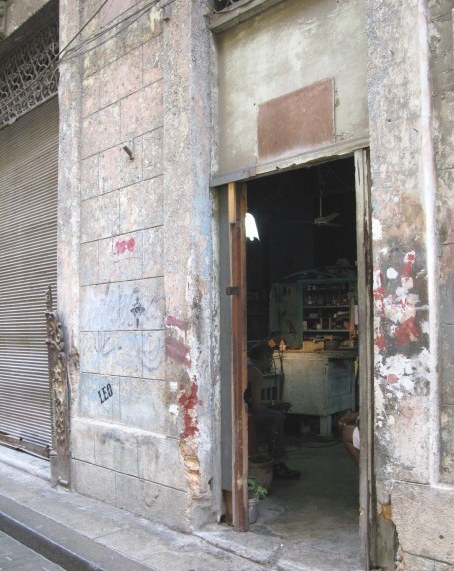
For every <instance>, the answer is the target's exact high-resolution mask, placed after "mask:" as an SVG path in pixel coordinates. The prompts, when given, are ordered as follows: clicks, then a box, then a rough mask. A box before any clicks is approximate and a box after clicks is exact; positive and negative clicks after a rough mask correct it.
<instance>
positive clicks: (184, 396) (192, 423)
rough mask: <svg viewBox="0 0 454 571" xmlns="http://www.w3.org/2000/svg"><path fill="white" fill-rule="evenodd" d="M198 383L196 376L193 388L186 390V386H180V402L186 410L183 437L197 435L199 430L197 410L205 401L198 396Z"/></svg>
mask: <svg viewBox="0 0 454 571" xmlns="http://www.w3.org/2000/svg"><path fill="white" fill-rule="evenodd" d="M198 389H199V387H198V385H197V379H196V378H195V377H194V378H193V380H192V384H191V388H190V389H189V391H187V392H186V391H185V390H184V387H183V386H181V387H180V391H181V392H180V396H179V397H178V404H179V405H180V406H181V408H182V409H183V411H184V429H183V432H182V433H181V436H182V437H183V438H190V437H191V436H195V435H196V434H197V432H198V431H199V429H198V427H197V424H196V419H195V412H196V407H197V405H203V401H201V400H199V399H198V398H197V392H198Z"/></svg>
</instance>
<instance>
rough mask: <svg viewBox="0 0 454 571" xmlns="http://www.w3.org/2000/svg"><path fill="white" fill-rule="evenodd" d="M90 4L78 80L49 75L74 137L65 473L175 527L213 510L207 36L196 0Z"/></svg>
mask: <svg viewBox="0 0 454 571" xmlns="http://www.w3.org/2000/svg"><path fill="white" fill-rule="evenodd" d="M148 4H149V3H148ZM100 5H101V2H100V1H97V2H93V1H92V0H90V1H81V2H80V10H81V14H82V19H81V22H80V23H79V26H82V25H84V24H85V23H87V22H88V21H89V24H88V26H87V27H86V29H85V30H84V33H83V37H82V38H78V40H77V41H76V42H75V43H74V46H72V48H73V49H72V51H69V52H68V53H67V58H66V64H65V65H68V66H69V65H70V63H69V62H71V61H73V60H71V59H68V58H71V57H74V56H77V55H78V54H82V55H81V64H82V70H81V79H80V81H79V85H75V84H74V83H73V79H72V78H70V77H69V71H68V76H64V77H63V78H62V80H63V84H61V90H62V97H64V98H65V106H66V108H67V109H68V117H71V110H70V109H71V103H72V105H73V111H74V117H73V123H72V124H70V125H67V126H65V127H64V129H63V131H64V134H68V142H67V144H68V147H69V148H71V143H72V142H74V141H76V142H77V144H78V145H79V146H78V149H77V150H75V153H74V156H73V159H74V163H71V162H70V160H69V153H68V152H66V159H67V161H65V167H66V182H67V184H68V185H69V186H68V187H67V188H66V189H65V193H66V192H67V194H68V195H70V196H67V197H66V199H65V206H64V207H62V208H63V209H65V208H66V209H67V210H64V211H62V219H61V225H62V230H61V232H62V236H63V235H64V233H65V221H68V222H69V227H68V229H67V230H66V231H67V233H68V234H69V235H70V236H71V237H70V236H68V242H67V246H68V250H70V255H69V257H68V264H72V268H73V269H75V272H76V274H78V275H79V278H80V305H79V307H80V316H79V315H78V312H77V310H76V309H74V308H71V307H70V306H69V305H68V306H65V310H66V311H65V313H66V320H67V323H68V327H69V329H70V330H71V334H72V339H73V355H76V354H79V355H80V371H78V370H77V368H76V367H77V363H76V360H74V363H73V370H72V378H71V381H72V389H73V391H72V392H73V400H72V454H73V482H74V487H75V489H76V490H77V491H79V492H81V493H85V494H88V495H92V496H94V497H97V498H100V499H102V500H105V501H107V502H110V503H114V504H116V505H117V506H118V507H123V508H125V509H128V510H130V511H133V512H135V513H138V514H140V515H143V516H145V517H150V518H152V519H153V520H154V521H162V522H163V523H165V524H167V525H170V526H173V527H178V528H182V529H189V528H191V527H192V526H196V527H198V526H200V525H202V524H203V523H205V522H206V521H208V520H211V521H213V518H215V513H214V512H215V508H214V507H213V505H212V495H211V489H210V479H211V478H212V475H213V466H212V463H213V460H212V454H213V452H212V435H213V433H214V426H213V422H214V420H213V419H214V415H213V414H212V408H211V407H212V405H211V403H212V401H213V398H212V394H213V390H214V387H215V382H214V381H213V379H215V375H214V374H213V373H212V371H213V370H214V367H213V363H212V362H211V351H210V340H211V336H212V334H213V326H214V323H215V320H213V313H212V304H211V280H212V278H211V275H212V264H213V256H212V245H211V241H212V238H211V200H210V194H209V172H210V171H209V166H210V148H209V141H210V128H211V119H210V106H209V101H210V100H209V85H210V82H209V65H208V63H209V56H210V44H209V42H210V34H209V33H208V30H207V29H206V20H205V18H204V17H203V9H204V5H203V2H196V3H194V2H190V1H189V0H183V1H179V2H176V3H174V4H172V5H170V6H168V7H167V8H165V9H161V8H160V7H159V6H155V7H151V8H150V6H149V5H147V2H140V1H137V0H117V1H115V2H110V3H108V4H107V5H106V6H105V7H104V8H102V9H101V11H99V12H98V11H97V8H98V7H99V6H100ZM64 6H65V8H64V9H62V18H66V17H68V15H69V14H71V15H72V17H73V18H74V21H75V20H76V18H75V15H76V13H77V8H76V7H75V6H74V5H73V3H64ZM95 34H100V35H97V36H95ZM81 42H82V43H81ZM78 45H80V47H78ZM86 50H88V51H87V52H86V53H84V52H85V51H86ZM73 71H74V70H73ZM65 82H67V83H66V84H65ZM65 87H67V88H69V89H70V91H69V92H67V91H66V90H65ZM78 105H80V114H79V117H80V122H81V127H80V129H79V126H78V119H77V107H78ZM70 132H71V134H70ZM76 133H77V134H76ZM79 149H80V150H79ZM66 151H68V149H66ZM79 152H80V161H78V160H77V159H78V156H79ZM74 165H77V166H74ZM70 173H71V174H73V175H74V179H73V178H72V177H71V176H68V175H70ZM75 180H78V181H80V192H78V187H79V184H77V183H76V182H74V181H75ZM79 203H80V262H79V261H78V255H77V252H75V250H74V248H73V246H74V240H76V241H77V240H78V239H79V237H78V232H77V228H76V227H77V223H78V222H77V220H78V214H76V213H72V210H71V208H74V209H75V211H76V212H78V211H79ZM64 249H65V248H64V246H62V251H63V250H64ZM79 263H80V267H79V266H78V264H79ZM77 284H78V279H77V275H76V277H75V278H74V280H72V279H71V268H70V267H68V266H67V267H66V271H65V272H64V275H62V284H61V290H62V291H63V297H64V299H65V300H66V301H67V302H68V303H69V302H71V303H73V304H74V306H75V307H77V305H78V304H77V303H76V302H77V297H78V295H79V294H76V293H75V291H74V288H77V287H78V286H77ZM62 303H64V302H62ZM217 508H218V509H219V506H217Z"/></svg>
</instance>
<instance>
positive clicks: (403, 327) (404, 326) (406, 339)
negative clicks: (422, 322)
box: [394, 317, 420, 345]
mask: <svg viewBox="0 0 454 571" xmlns="http://www.w3.org/2000/svg"><path fill="white" fill-rule="evenodd" d="M394 335H395V337H396V343H397V344H398V345H405V344H406V343H410V341H417V340H418V338H419V336H420V331H419V327H418V325H417V324H416V321H415V318H414V317H410V318H409V319H407V320H406V321H404V322H403V323H400V324H399V325H398V326H397V327H396V329H395V332H394Z"/></svg>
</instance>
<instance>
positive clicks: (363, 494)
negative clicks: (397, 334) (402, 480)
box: [354, 149, 377, 571]
mask: <svg viewBox="0 0 454 571" xmlns="http://www.w3.org/2000/svg"><path fill="white" fill-rule="evenodd" d="M354 161H355V187H356V192H355V194H356V236H357V270H358V320H359V323H360V327H359V347H360V352H359V379H360V383H359V400H360V410H361V455H360V483H359V504H360V510H359V514H360V515H359V532H360V539H361V542H360V545H361V552H360V558H361V562H362V564H363V566H364V569H366V571H368V570H369V569H371V568H372V567H375V560H376V551H377V546H376V529H377V521H376V509H375V507H374V506H375V505H376V501H375V497H376V494H375V474H374V391H373V379H374V375H373V300H372V266H373V264H372V228H371V204H370V202H371V201H370V188H371V183H370V170H369V150H368V149H359V150H357V151H355V153H354Z"/></svg>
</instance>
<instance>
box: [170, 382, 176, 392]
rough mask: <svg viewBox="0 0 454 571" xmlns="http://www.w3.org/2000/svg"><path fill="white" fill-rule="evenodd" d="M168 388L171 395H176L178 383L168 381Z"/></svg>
mask: <svg viewBox="0 0 454 571" xmlns="http://www.w3.org/2000/svg"><path fill="white" fill-rule="evenodd" d="M169 387H170V390H171V391H172V392H173V393H176V392H177V390H178V383H176V382H175V381H170V383H169Z"/></svg>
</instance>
